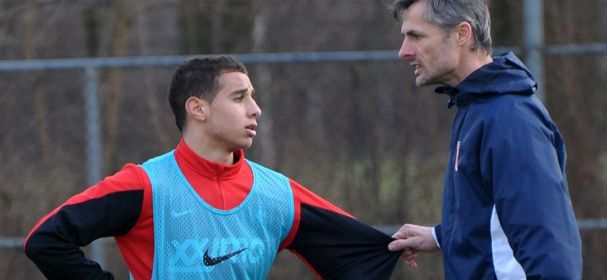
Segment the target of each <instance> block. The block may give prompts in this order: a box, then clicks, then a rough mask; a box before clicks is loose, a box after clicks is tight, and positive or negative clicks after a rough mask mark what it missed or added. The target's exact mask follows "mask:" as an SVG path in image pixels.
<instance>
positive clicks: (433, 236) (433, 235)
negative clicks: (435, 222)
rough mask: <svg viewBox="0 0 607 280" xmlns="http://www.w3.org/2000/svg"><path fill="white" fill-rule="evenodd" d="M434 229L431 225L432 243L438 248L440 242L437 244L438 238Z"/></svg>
mask: <svg viewBox="0 0 607 280" xmlns="http://www.w3.org/2000/svg"><path fill="white" fill-rule="evenodd" d="M435 229H436V228H435V227H432V239H434V243H436V246H437V247H438V248H439V249H440V244H438V238H437V237H436V230H435Z"/></svg>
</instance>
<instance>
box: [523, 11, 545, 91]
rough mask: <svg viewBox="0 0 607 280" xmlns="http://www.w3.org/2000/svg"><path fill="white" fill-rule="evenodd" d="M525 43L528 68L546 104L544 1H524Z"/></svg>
mask: <svg viewBox="0 0 607 280" xmlns="http://www.w3.org/2000/svg"><path fill="white" fill-rule="evenodd" d="M523 5H524V7H523V9H524V15H523V18H524V20H523V22H524V26H523V29H524V30H523V41H524V49H525V56H526V62H527V67H529V71H531V74H533V76H534V77H535V80H536V81H537V84H538V88H537V92H536V95H537V97H538V98H539V99H540V100H542V102H545V101H546V100H545V99H546V98H545V96H544V87H545V84H544V57H543V48H544V0H525V1H523Z"/></svg>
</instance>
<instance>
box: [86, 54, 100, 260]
mask: <svg viewBox="0 0 607 280" xmlns="http://www.w3.org/2000/svg"><path fill="white" fill-rule="evenodd" d="M84 83H85V86H84V100H85V110H84V111H85V114H86V144H87V147H86V159H87V184H88V185H89V186H92V185H94V184H96V183H97V182H99V181H100V180H101V174H102V167H103V161H102V160H103V158H102V145H101V118H100V116H99V112H100V109H99V93H98V90H99V73H98V70H97V69H96V68H95V67H93V66H87V67H86V68H85V80H84ZM91 259H92V260H93V261H96V262H97V263H99V264H100V265H101V267H104V250H103V243H102V242H101V240H95V241H93V243H92V244H91Z"/></svg>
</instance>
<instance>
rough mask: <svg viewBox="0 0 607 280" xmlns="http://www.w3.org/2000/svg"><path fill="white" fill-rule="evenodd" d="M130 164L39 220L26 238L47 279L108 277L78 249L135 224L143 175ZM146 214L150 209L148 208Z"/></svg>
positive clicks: (30, 254)
mask: <svg viewBox="0 0 607 280" xmlns="http://www.w3.org/2000/svg"><path fill="white" fill-rule="evenodd" d="M142 172H143V170H142V169H141V168H140V167H138V166H136V165H134V164H128V165H126V166H125V167H124V168H123V169H122V170H120V171H119V172H118V173H116V174H115V175H113V176H111V177H107V178H105V179H104V180H103V181H101V182H99V183H98V184H97V185H94V186H92V187H90V188H88V189H86V190H85V191H83V192H82V193H79V194H77V195H75V196H73V197H71V198H69V199H68V200H67V201H66V202H65V203H63V204H62V205H61V206H59V207H58V208H56V209H54V210H53V211H51V212H50V213H49V214H47V215H46V216H45V217H43V218H42V219H41V220H40V221H39V222H38V223H37V224H36V225H35V226H34V228H33V229H32V230H31V232H30V233H29V234H28V236H27V238H26V240H25V243H24V245H23V249H24V250H25V253H26V255H27V256H28V257H29V258H30V259H31V260H32V261H33V262H34V263H35V264H36V265H37V266H38V268H39V269H40V270H41V271H42V273H43V274H44V275H45V276H46V277H47V278H49V279H92V278H96V277H98V278H96V279H111V277H112V275H111V274H110V273H108V272H106V271H104V270H103V269H102V268H101V267H99V265H98V264H97V263H95V262H92V261H90V260H88V259H86V258H85V256H84V254H83V253H82V250H81V249H80V247H81V246H85V245H88V244H89V243H91V242H92V241H93V240H95V239H98V238H101V237H107V236H117V235H123V234H126V233H127V232H128V231H129V230H130V229H131V228H132V227H133V226H134V225H135V224H136V223H137V221H138V219H139V217H140V216H141V210H142V205H143V200H144V188H145V187H146V184H147V185H149V181H147V179H146V178H147V176H145V174H143V175H142ZM148 211H149V210H148Z"/></svg>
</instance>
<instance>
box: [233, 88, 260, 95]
mask: <svg viewBox="0 0 607 280" xmlns="http://www.w3.org/2000/svg"><path fill="white" fill-rule="evenodd" d="M247 91H249V88H248V87H247V88H241V89H235V90H233V91H232V92H230V94H231V95H232V94H240V93H246V92H247ZM251 94H253V95H254V94H255V89H254V88H251Z"/></svg>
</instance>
